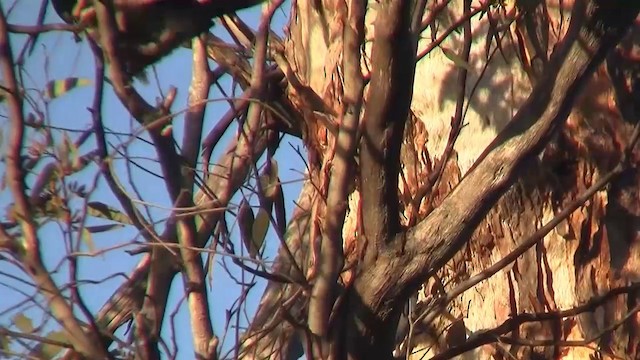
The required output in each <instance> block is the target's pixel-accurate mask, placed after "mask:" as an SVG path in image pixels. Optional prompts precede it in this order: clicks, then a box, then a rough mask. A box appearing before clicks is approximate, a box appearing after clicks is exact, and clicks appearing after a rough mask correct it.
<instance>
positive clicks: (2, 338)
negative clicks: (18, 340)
mask: <svg viewBox="0 0 640 360" xmlns="http://www.w3.org/2000/svg"><path fill="white" fill-rule="evenodd" d="M1 330H2V328H0V350H9V346H11V338H10V337H8V336H6V335H2V333H1Z"/></svg>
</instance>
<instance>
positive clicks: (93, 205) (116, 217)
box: [87, 201, 131, 225]
mask: <svg viewBox="0 0 640 360" xmlns="http://www.w3.org/2000/svg"><path fill="white" fill-rule="evenodd" d="M87 207H88V208H89V209H88V211H87V213H88V214H89V215H91V216H95V217H97V218H101V219H107V220H111V221H115V222H119V223H121V224H125V225H131V220H130V219H129V217H128V216H127V215H125V214H123V213H122V212H120V211H119V210H116V209H114V208H112V207H110V206H109V205H107V204H105V203H102V202H99V201H91V202H89V203H88V204H87Z"/></svg>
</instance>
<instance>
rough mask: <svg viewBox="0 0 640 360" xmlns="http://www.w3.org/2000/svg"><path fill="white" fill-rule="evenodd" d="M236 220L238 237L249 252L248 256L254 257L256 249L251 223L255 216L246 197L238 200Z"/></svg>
mask: <svg viewBox="0 0 640 360" xmlns="http://www.w3.org/2000/svg"><path fill="white" fill-rule="evenodd" d="M236 220H237V221H238V230H239V231H240V239H242V243H243V244H244V247H245V249H247V251H248V252H249V256H251V258H255V257H256V256H257V255H258V249H257V248H256V246H255V244H254V242H253V224H254V223H255V217H254V215H253V210H252V209H251V205H249V202H248V201H247V199H242V202H240V206H239V207H238V213H237V214H236Z"/></svg>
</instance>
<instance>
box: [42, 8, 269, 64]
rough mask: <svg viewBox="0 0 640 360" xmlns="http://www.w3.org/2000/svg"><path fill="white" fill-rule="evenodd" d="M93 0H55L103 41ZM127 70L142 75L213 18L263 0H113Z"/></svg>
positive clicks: (62, 15)
mask: <svg viewBox="0 0 640 360" xmlns="http://www.w3.org/2000/svg"><path fill="white" fill-rule="evenodd" d="M94 1H109V0H52V2H53V7H54V9H55V10H56V12H57V13H58V15H59V16H60V18H62V20H64V21H65V22H67V23H70V24H77V25H79V26H80V27H82V28H83V29H86V31H87V34H88V36H90V37H92V38H93V39H94V40H95V41H96V43H98V44H100V41H99V38H98V31H96V28H97V19H96V13H95V9H94V7H93V3H94ZM111 1H112V2H113V9H114V18H115V23H116V27H117V29H116V30H117V35H118V38H117V39H118V42H117V44H116V45H117V46H118V48H119V53H120V56H121V57H122V62H123V64H124V71H126V72H127V74H129V75H130V76H136V75H139V74H140V73H141V72H142V71H143V70H144V68H145V67H147V66H149V65H151V64H153V63H155V62H157V61H158V60H159V59H161V58H162V57H164V56H166V55H168V54H169V53H171V52H172V51H173V50H174V49H175V48H177V47H178V46H180V45H181V44H182V43H184V42H185V41H188V40H190V39H192V38H193V37H194V36H197V35H198V34H200V33H202V32H204V31H207V30H208V29H209V28H210V27H211V26H212V25H213V22H212V21H213V19H214V18H216V17H219V16H222V15H225V14H228V13H231V12H234V11H237V10H241V9H244V8H248V7H251V6H254V5H256V4H258V3H260V2H262V1H263V0H111Z"/></svg>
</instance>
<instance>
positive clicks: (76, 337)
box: [0, 7, 109, 359]
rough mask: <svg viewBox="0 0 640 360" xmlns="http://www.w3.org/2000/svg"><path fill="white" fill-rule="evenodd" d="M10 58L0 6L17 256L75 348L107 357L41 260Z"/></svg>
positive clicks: (8, 176) (1, 60) (0, 57)
mask: <svg viewBox="0 0 640 360" xmlns="http://www.w3.org/2000/svg"><path fill="white" fill-rule="evenodd" d="M13 59H14V57H13V53H12V50H11V45H10V42H9V36H8V29H7V20H6V18H5V13H4V10H3V9H2V8H1V7H0V71H1V72H2V76H3V85H4V87H5V91H6V99H7V100H6V102H7V107H8V110H9V111H8V112H9V114H8V115H9V122H10V130H9V133H10V135H9V144H8V147H7V157H6V163H7V167H6V171H7V174H6V181H7V186H8V188H9V189H10V190H11V194H12V195H13V197H14V201H15V205H14V212H15V217H16V219H17V220H18V222H19V223H20V225H21V228H22V236H23V241H22V243H21V244H20V245H18V247H19V248H18V249H17V256H18V258H19V259H20V260H21V262H22V264H23V265H24V268H25V270H26V272H27V273H28V274H29V275H30V276H31V277H32V278H33V281H34V282H35V283H36V284H37V286H38V288H39V289H40V291H41V292H42V294H43V296H44V297H45V298H46V299H47V300H48V302H49V306H50V308H51V312H52V313H53V315H54V317H55V318H56V320H57V321H59V322H60V324H61V325H62V327H63V328H64V331H65V332H66V335H67V337H68V338H69V340H70V342H71V343H73V344H74V349H75V350H76V351H77V352H79V353H80V354H82V355H84V356H86V357H87V358H94V359H108V358H109V355H108V353H107V351H106V348H105V347H104V345H103V344H102V342H101V341H100V337H99V336H98V334H96V333H95V332H92V331H88V332H85V331H84V329H83V328H82V327H81V326H80V322H79V321H78V319H76V317H75V315H74V313H73V309H72V308H71V306H70V305H69V303H68V302H67V300H66V299H65V298H64V296H63V295H62V293H61V291H60V289H59V288H58V286H57V285H56V284H55V282H54V281H53V279H52V278H51V276H50V275H49V272H48V271H47V269H46V267H45V266H44V264H43V263H42V258H41V256H40V250H41V249H40V240H39V238H38V234H37V228H36V223H35V221H34V217H33V214H32V213H31V207H30V205H29V201H28V198H27V195H26V191H25V183H24V180H25V173H24V169H23V167H22V156H21V153H22V148H23V145H24V135H25V134H24V129H25V119H24V116H23V101H22V94H21V90H20V89H19V86H18V82H17V80H16V76H15V73H14V63H13ZM7 241H8V240H7Z"/></svg>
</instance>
